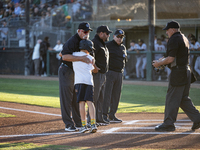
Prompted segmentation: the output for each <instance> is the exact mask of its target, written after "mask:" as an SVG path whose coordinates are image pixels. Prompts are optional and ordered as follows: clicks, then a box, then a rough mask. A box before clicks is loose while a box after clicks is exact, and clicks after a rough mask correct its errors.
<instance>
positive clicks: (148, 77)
mask: <svg viewBox="0 0 200 150" xmlns="http://www.w3.org/2000/svg"><path fill="white" fill-rule="evenodd" d="M50 53H59V52H57V51H49V50H48V51H47V76H51V75H50ZM127 54H128V55H138V54H146V58H147V65H146V81H153V77H152V72H153V67H152V60H153V59H152V58H153V57H152V56H153V55H154V54H165V52H157V51H141V52H140V53H137V52H135V51H130V52H127ZM190 54H200V51H191V52H190Z"/></svg>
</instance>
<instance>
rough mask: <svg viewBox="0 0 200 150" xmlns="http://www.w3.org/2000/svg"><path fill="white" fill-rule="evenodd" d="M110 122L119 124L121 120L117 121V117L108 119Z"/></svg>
mask: <svg viewBox="0 0 200 150" xmlns="http://www.w3.org/2000/svg"><path fill="white" fill-rule="evenodd" d="M109 120H110V122H114V123H121V122H122V120H120V119H118V118H117V117H115V116H114V117H110V118H109Z"/></svg>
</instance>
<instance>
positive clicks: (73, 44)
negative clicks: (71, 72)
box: [61, 33, 81, 69]
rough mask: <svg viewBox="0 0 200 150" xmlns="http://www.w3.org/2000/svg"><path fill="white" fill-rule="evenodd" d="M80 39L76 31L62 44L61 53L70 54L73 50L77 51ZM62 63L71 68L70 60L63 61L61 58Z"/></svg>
mask: <svg viewBox="0 0 200 150" xmlns="http://www.w3.org/2000/svg"><path fill="white" fill-rule="evenodd" d="M80 41H81V38H80V37H79V35H78V33H76V34H75V35H74V36H72V37H71V38H69V39H68V40H67V42H66V43H65V44H64V45H63V50H62V51H61V54H62V55H66V54H72V53H73V52H79V51H80V50H79V42H80ZM62 62H63V63H64V64H66V65H67V66H68V67H70V68H71V69H73V67H72V62H69V61H64V60H62Z"/></svg>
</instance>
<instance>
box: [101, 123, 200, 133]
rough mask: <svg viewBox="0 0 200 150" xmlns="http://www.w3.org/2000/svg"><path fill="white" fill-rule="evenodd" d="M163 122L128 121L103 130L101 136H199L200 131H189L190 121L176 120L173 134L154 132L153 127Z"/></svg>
mask: <svg viewBox="0 0 200 150" xmlns="http://www.w3.org/2000/svg"><path fill="white" fill-rule="evenodd" d="M162 121H163V120H129V121H123V123H122V124H120V126H118V127H112V128H110V129H107V130H104V131H103V132H102V133H103V134H200V130H196V131H195V132H194V131H192V130H191V127H192V124H193V123H192V122H191V121H190V120H177V121H176V123H175V126H176V130H175V131H173V132H156V131H155V126H156V125H158V124H161V123H162Z"/></svg>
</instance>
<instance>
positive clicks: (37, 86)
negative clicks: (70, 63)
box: [0, 78, 200, 113]
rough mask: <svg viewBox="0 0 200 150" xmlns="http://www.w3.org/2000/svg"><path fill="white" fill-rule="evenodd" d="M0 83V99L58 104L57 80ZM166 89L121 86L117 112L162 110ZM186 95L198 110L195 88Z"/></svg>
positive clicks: (47, 104)
mask: <svg viewBox="0 0 200 150" xmlns="http://www.w3.org/2000/svg"><path fill="white" fill-rule="evenodd" d="M0 85H1V86H0V101H7V102H16V103H23V104H30V105H38V106H47V107H55V108H59V107H60V101H59V86H58V81H46V80H28V79H1V78H0ZM166 92H167V87H164V86H163V87H161V86H144V85H123V88H122V95H121V100H120V104H119V107H118V113H129V112H154V113H163V112H164V104H165V95H166ZM190 97H191V98H192V101H193V103H194V104H195V106H197V109H200V101H199V97H200V92H199V89H195V88H191V91H190ZM180 112H182V111H180Z"/></svg>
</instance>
